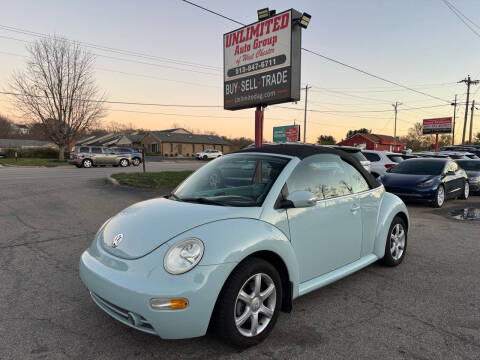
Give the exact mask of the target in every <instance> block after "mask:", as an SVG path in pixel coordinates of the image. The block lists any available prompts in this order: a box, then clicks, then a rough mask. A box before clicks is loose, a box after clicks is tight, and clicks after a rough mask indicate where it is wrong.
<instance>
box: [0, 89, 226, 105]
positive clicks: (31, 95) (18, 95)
mask: <svg viewBox="0 0 480 360" xmlns="http://www.w3.org/2000/svg"><path fill="white" fill-rule="evenodd" d="M0 94H3V95H11V96H17V97H21V96H26V97H33V98H42V99H49V98H50V97H49V96H40V95H33V94H18V93H13V92H7V91H0ZM74 100H76V101H84V102H94V103H105V104H121V105H141V106H158V107H179V108H181V107H184V108H223V106H221V105H184V104H157V103H141V102H127V101H108V100H92V99H74Z"/></svg>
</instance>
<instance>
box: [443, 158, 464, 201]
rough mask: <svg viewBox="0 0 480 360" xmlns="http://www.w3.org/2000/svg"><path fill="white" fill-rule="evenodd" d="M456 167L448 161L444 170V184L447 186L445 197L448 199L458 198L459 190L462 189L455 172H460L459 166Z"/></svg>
mask: <svg viewBox="0 0 480 360" xmlns="http://www.w3.org/2000/svg"><path fill="white" fill-rule="evenodd" d="M455 165H456V163H455V162H453V161H448V162H447V164H446V165H445V168H444V170H443V184H444V186H445V195H446V197H447V198H451V197H454V196H456V194H457V193H458V191H459V188H460V189H461V186H460V185H459V181H458V180H459V176H458V174H457V173H455V170H458V166H457V167H455ZM457 172H458V171H457Z"/></svg>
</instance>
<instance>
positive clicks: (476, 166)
mask: <svg viewBox="0 0 480 360" xmlns="http://www.w3.org/2000/svg"><path fill="white" fill-rule="evenodd" d="M457 164H458V165H459V166H460V167H461V168H462V169H463V170H468V171H480V161H478V160H475V161H457Z"/></svg>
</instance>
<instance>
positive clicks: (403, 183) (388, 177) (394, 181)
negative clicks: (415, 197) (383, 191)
mask: <svg viewBox="0 0 480 360" xmlns="http://www.w3.org/2000/svg"><path fill="white" fill-rule="evenodd" d="M436 177H439V176H437V175H410V174H395V173H393V174H392V173H387V174H385V175H384V176H382V178H381V181H382V184H383V185H384V186H385V187H389V186H395V187H403V188H404V187H410V186H415V185H418V184H421V183H423V182H425V181H427V180H430V179H434V178H436Z"/></svg>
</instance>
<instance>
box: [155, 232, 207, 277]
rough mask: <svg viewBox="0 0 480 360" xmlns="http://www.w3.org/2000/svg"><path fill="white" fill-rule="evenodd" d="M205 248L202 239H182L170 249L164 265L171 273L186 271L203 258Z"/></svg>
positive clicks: (164, 259) (176, 273)
mask: <svg viewBox="0 0 480 360" xmlns="http://www.w3.org/2000/svg"><path fill="white" fill-rule="evenodd" d="M204 250H205V246H204V245H203V242H202V240H200V239H197V238H188V239H184V240H181V241H179V242H177V243H176V244H175V245H173V246H172V247H170V249H168V251H167V253H166V254H165V257H164V258H163V267H164V268H165V270H166V271H167V272H169V273H170V274H174V275H178V274H183V273H186V272H187V271H190V270H192V269H193V268H194V267H195V266H196V265H197V264H198V263H199V262H200V260H202V256H203V251H204Z"/></svg>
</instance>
